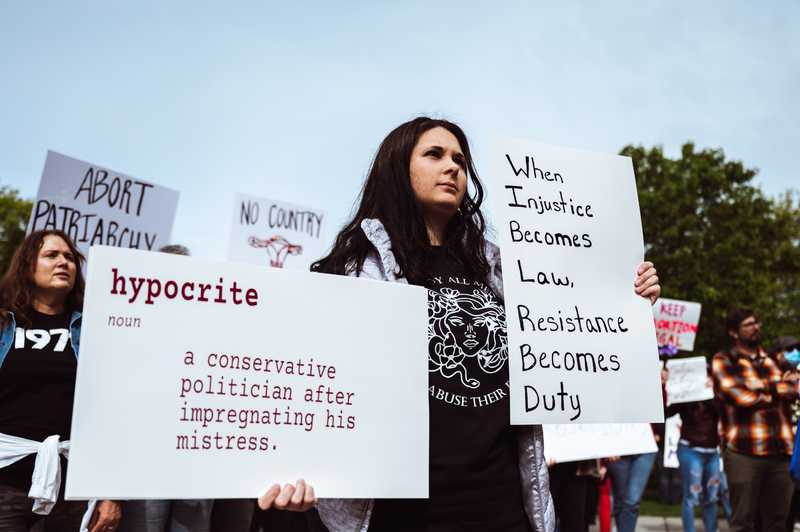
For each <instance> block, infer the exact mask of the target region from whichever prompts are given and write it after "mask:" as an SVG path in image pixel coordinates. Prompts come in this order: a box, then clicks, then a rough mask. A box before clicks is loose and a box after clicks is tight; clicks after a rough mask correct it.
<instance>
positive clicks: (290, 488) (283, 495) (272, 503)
mask: <svg viewBox="0 0 800 532" xmlns="http://www.w3.org/2000/svg"><path fill="white" fill-rule="evenodd" d="M316 504H317V497H316V495H315V494H314V488H313V486H311V485H310V484H306V482H305V481H304V480H303V479H300V480H298V481H297V482H296V483H295V484H294V485H293V484H285V485H284V486H283V487H282V488H281V486H280V484H273V485H272V486H270V488H269V489H267V491H265V492H264V494H263V495H261V497H259V498H258V507H259V508H261V509H262V510H269V509H270V508H275V509H277V510H288V511H290V512H305V511H307V510H309V509H311V508H313V507H314V506H315V505H316Z"/></svg>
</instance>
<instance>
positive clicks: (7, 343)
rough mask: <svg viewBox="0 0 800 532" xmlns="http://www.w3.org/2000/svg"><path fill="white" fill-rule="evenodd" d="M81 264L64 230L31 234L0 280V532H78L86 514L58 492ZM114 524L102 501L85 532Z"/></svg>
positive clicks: (108, 530)
mask: <svg viewBox="0 0 800 532" xmlns="http://www.w3.org/2000/svg"><path fill="white" fill-rule="evenodd" d="M83 261H84V258H83V255H81V253H80V252H79V251H78V249H77V248H76V247H75V245H74V244H73V243H72V241H71V240H70V238H69V237H68V236H67V235H66V234H65V233H63V232H62V231H36V232H33V233H31V234H30V235H28V236H27V237H26V238H25V240H24V241H23V242H22V244H21V245H20V246H19V248H17V250H16V252H15V253H14V257H13V258H12V260H11V265H10V266H9V269H8V271H7V272H6V274H5V275H4V276H3V278H2V280H1V281H0V530H4V531H8V532H27V531H28V530H31V529H32V528H33V527H34V526H36V527H37V529H39V528H38V527H41V526H42V525H44V529H45V530H59V531H60V530H78V529H79V527H80V525H81V519H82V517H83V514H84V512H85V511H86V503H85V502H79V501H65V500H64V497H63V493H62V492H61V490H60V489H59V488H60V484H61V478H62V476H63V475H62V470H63V469H64V468H65V467H66V461H65V460H64V458H63V456H65V455H67V454H68V451H69V436H70V425H71V423H72V402H73V396H74V394H75V375H76V369H77V362H78V361H77V358H78V346H79V343H80V330H81V313H80V311H81V309H82V307H83V289H84V280H83V274H82V273H81V265H82V263H83ZM59 455H62V457H60V456H59ZM59 461H60V462H59ZM31 499H33V501H31ZM119 519H120V509H119V504H118V503H116V502H113V501H100V502H99V503H98V504H97V506H96V507H95V510H94V512H93V514H92V516H91V520H90V521H89V524H88V528H89V530H90V532H113V531H114V530H115V529H116V527H117V524H118V522H119Z"/></svg>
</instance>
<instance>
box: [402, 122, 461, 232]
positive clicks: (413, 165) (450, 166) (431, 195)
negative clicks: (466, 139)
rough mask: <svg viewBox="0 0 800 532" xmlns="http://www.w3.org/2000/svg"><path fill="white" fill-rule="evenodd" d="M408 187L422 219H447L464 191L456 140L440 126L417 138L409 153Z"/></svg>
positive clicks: (459, 202)
mask: <svg viewBox="0 0 800 532" xmlns="http://www.w3.org/2000/svg"><path fill="white" fill-rule="evenodd" d="M409 174H410V175H411V188H412V189H413V190H414V196H415V197H416V198H417V201H418V202H419V204H420V205H421V206H422V210H423V213H424V214H425V216H440V217H441V216H444V217H447V219H449V218H451V217H452V216H453V215H454V214H455V213H456V211H457V210H458V208H459V206H461V201H462V200H463V199H464V194H465V193H466V191H467V174H466V158H465V157H464V154H463V153H462V151H461V146H460V145H459V143H458V139H456V137H455V136H454V135H453V134H452V133H450V132H449V131H447V130H446V129H445V128H443V127H435V128H433V129H429V130H428V131H426V132H425V133H423V134H422V135H420V137H419V140H418V141H417V145H416V146H414V150H413V151H412V152H411V161H410V164H409Z"/></svg>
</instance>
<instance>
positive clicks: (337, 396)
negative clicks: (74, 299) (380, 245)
mask: <svg viewBox="0 0 800 532" xmlns="http://www.w3.org/2000/svg"><path fill="white" fill-rule="evenodd" d="M427 349H428V346H427V295H426V292H425V289H424V288H421V287H413V286H406V285H400V284H395V283H383V282H377V281H369V280H365V279H358V278H352V277H343V276H334V275H327V274H319V273H308V272H291V271H284V270H277V269H265V268H263V267H257V266H252V265H249V264H242V263H218V262H212V261H206V260H201V259H196V258H189V257H181V256H175V255H168V254H161V253H144V252H141V251H134V250H123V249H118V248H110V247H93V248H92V249H91V251H90V257H89V271H88V280H87V288H86V297H85V303H84V317H83V328H82V334H81V350H80V364H79V365H78V376H77V384H76V390H75V408H74V414H73V421H72V448H71V451H70V470H69V476H68V477H67V487H66V495H67V497H68V498H72V499H86V498H100V499H136V498H154V499H191V498H203V499H214V498H253V497H256V496H258V495H259V494H260V493H262V492H263V490H264V489H265V488H266V487H268V486H269V485H272V484H273V483H276V482H277V483H284V482H294V481H295V480H296V479H298V478H305V479H307V480H308V481H309V482H310V483H312V485H313V486H314V488H315V491H316V493H317V495H319V496H320V497H345V498H349V497H370V498H374V497H401V498H406V497H408V498H424V497H427V496H428V395H427V393H428V390H427V385H428V381H427V375H428V371H427V360H428V359H427ZM153 479H158V482H154V481H153Z"/></svg>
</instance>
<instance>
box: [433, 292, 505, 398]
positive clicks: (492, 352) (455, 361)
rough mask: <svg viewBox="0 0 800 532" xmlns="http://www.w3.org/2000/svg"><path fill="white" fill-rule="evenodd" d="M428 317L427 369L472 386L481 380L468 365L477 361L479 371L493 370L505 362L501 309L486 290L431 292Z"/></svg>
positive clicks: (489, 371)
mask: <svg viewBox="0 0 800 532" xmlns="http://www.w3.org/2000/svg"><path fill="white" fill-rule="evenodd" d="M428 318H429V319H428V342H429V343H428V349H429V357H428V359H429V367H428V370H429V371H431V372H439V373H441V374H442V376H444V377H446V378H448V379H451V378H456V377H457V378H459V379H460V381H461V383H462V384H463V385H464V386H466V387H467V388H470V389H475V388H477V387H478V386H480V384H481V383H480V380H479V379H478V378H477V377H476V376H475V375H470V369H469V368H468V367H470V368H474V367H475V365H476V363H477V367H478V368H479V369H480V370H482V371H483V372H485V373H496V372H497V371H499V370H500V369H501V368H502V367H503V365H504V364H505V361H506V359H507V358H508V346H507V339H506V331H505V312H504V311H503V307H502V306H501V305H499V304H498V302H497V300H496V299H495V298H494V297H492V295H491V294H490V293H489V292H488V291H487V290H482V289H478V288H475V289H473V290H472V292H469V293H467V292H459V291H458V290H454V289H452V288H442V289H441V290H440V291H438V292H437V291H431V292H429V298H428ZM472 373H475V371H474V369H473V370H472ZM478 376H480V374H478Z"/></svg>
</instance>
